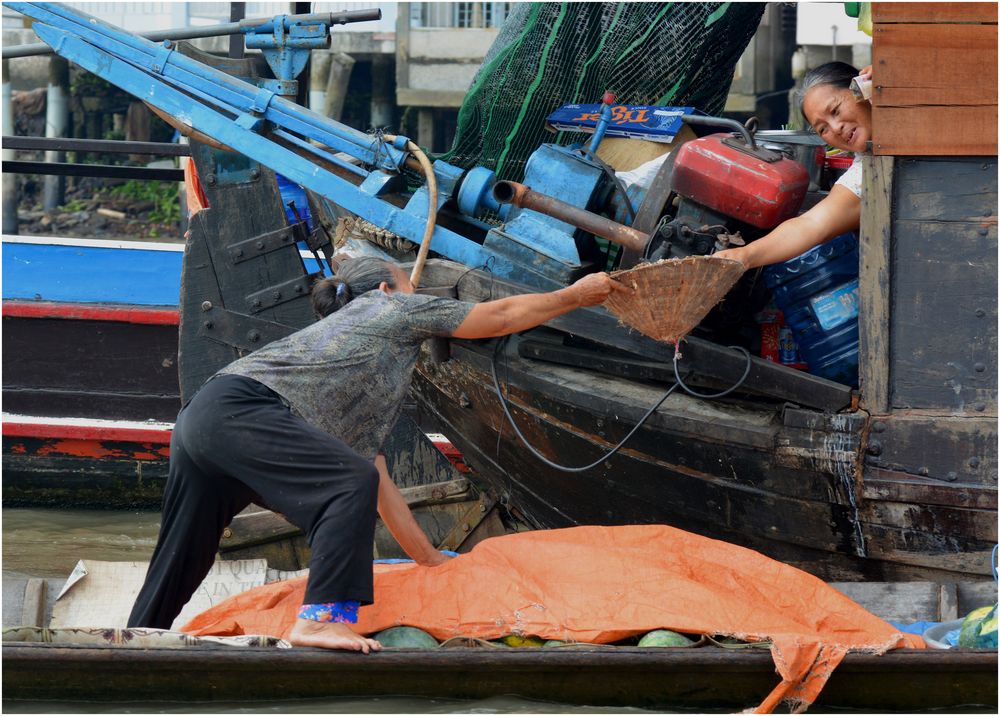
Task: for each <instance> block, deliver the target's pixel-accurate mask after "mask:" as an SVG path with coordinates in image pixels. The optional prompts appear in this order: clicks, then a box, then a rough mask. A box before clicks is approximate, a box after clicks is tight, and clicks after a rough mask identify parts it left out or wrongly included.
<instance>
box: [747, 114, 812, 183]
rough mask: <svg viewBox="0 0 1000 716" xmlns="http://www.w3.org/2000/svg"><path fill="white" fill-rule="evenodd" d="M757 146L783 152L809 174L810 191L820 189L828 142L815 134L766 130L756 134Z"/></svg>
mask: <svg viewBox="0 0 1000 716" xmlns="http://www.w3.org/2000/svg"><path fill="white" fill-rule="evenodd" d="M754 138H755V139H756V140H757V144H759V145H761V146H763V147H765V148H767V149H772V150H774V151H778V152H781V153H782V154H784V155H785V156H786V157H788V158H789V159H793V160H795V161H797V162H798V163H799V164H801V165H802V166H804V167H805V168H806V171H807V172H809V190H810V191H815V190H816V189H818V188H819V180H820V176H821V174H822V172H823V159H824V157H825V156H826V142H824V141H823V140H822V139H820V138H819V136H817V135H816V134H814V133H813V132H803V131H792V130H786V129H765V130H763V131H760V132H757V133H756V134H754Z"/></svg>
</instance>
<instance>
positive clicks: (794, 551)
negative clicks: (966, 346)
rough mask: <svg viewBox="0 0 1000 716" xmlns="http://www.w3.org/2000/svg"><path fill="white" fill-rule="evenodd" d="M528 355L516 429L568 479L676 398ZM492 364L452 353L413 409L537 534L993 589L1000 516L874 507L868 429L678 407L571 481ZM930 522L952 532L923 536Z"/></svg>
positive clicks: (426, 378)
mask: <svg viewBox="0 0 1000 716" xmlns="http://www.w3.org/2000/svg"><path fill="white" fill-rule="evenodd" d="M521 352H522V353H523V352H524V351H523V350H522V351H521ZM517 353H518V351H517V350H516V348H515V347H511V348H510V349H509V350H508V351H507V355H506V356H505V357H504V358H503V359H502V360H501V364H500V367H499V368H498V371H499V374H500V375H501V376H504V378H505V379H506V380H507V386H508V388H507V389H508V390H509V393H508V395H509V398H510V401H511V412H512V415H513V416H514V419H515V421H516V422H517V423H518V425H519V426H520V427H521V429H522V431H523V432H524V433H525V435H526V437H527V438H528V439H529V441H530V442H532V443H533V444H534V445H535V446H536V447H538V448H539V449H540V451H541V452H542V453H543V454H545V455H547V456H548V457H549V458H551V459H552V460H554V461H555V462H557V463H561V464H565V465H570V466H580V465H584V464H587V463H589V462H591V461H593V460H595V459H597V458H599V457H600V456H601V455H602V454H604V453H605V452H607V451H608V450H609V449H610V448H611V447H612V446H614V445H615V444H616V443H617V442H618V441H619V440H621V439H622V438H623V437H624V436H625V434H626V433H627V432H628V430H629V429H630V428H631V427H632V425H634V424H635V423H636V422H638V420H639V418H640V417H641V416H642V414H643V413H644V412H645V410H646V409H647V408H648V406H650V405H652V404H653V403H655V402H656V400H657V399H658V398H659V397H660V396H662V394H663V392H664V391H665V390H666V386H650V385H649V384H648V383H643V382H639V381H635V380H629V379H623V378H614V377H609V376H604V375H597V374H596V373H594V372H593V371H590V370H587V369H582V368H576V367H571V366H565V365H555V364H552V363H549V362H542V361H536V360H532V359H529V358H524V357H523V356H520V355H518V354H517ZM491 360H492V348H491V347H483V346H477V345H474V344H471V343H462V342H457V341H456V342H453V343H452V345H451V350H450V359H449V360H446V361H444V362H439V363H435V362H434V361H432V360H430V359H429V358H427V359H425V360H423V361H422V362H421V363H420V365H419V366H418V371H417V376H416V377H415V381H414V393H415V395H416V396H417V398H418V400H420V401H421V403H422V405H423V406H424V407H425V408H426V409H427V410H428V412H429V413H431V414H432V415H433V416H434V417H435V418H436V419H437V420H439V421H440V422H441V425H442V429H443V430H444V431H445V432H446V433H447V434H448V435H449V436H451V439H452V441H453V442H454V443H455V444H456V446H457V447H458V448H459V449H460V450H461V451H462V453H463V454H464V455H465V457H466V459H467V461H468V462H469V463H470V465H472V466H473V467H474V468H475V469H476V471H477V475H479V476H480V477H481V478H482V479H484V480H485V481H486V482H488V483H489V484H490V487H491V488H492V490H493V491H494V492H496V493H497V494H498V495H499V497H500V501H501V503H503V504H510V505H513V506H514V507H516V509H517V512H518V513H519V516H521V517H523V518H524V519H526V520H527V521H528V522H529V523H530V524H531V525H532V526H534V527H536V528H553V527H566V526H570V525H575V524H635V523H653V522H657V523H666V524H670V525H672V526H675V527H679V528H681V529H685V530H689V531H693V532H697V533H699V534H704V535H707V536H710V537H715V538H718V539H723V540H726V541H730V542H735V543H738V544H742V545H744V546H748V547H751V548H753V549H757V550H759V551H762V552H764V553H765V554H768V555H769V556H771V557H774V558H776V559H779V560H781V561H784V562H787V563H790V564H794V565H795V566H797V567H800V568H802V569H805V570H806V571H809V572H812V573H814V574H816V575H818V576H820V577H822V578H824V579H827V580H830V581H838V580H860V579H867V580H878V581H882V580H887V581H893V580H906V579H930V580H936V581H950V580H955V579H964V578H971V577H976V576H979V577H981V576H983V575H985V574H988V573H989V550H990V548H991V547H992V544H993V542H994V540H995V539H996V512H995V504H993V505H992V506H991V505H990V504H988V503H986V504H984V505H983V507H982V508H981V509H978V510H977V509H975V508H974V505H973V504H970V502H969V501H967V502H966V503H965V504H963V505H956V506H953V507H948V506H947V505H923V506H919V507H917V506H914V507H912V508H909V510H901V509H895V508H896V505H895V504H889V503H888V502H889V501H886V502H883V501H880V500H879V499H878V498H877V496H876V495H875V493H874V492H872V491H871V490H868V491H865V492H863V491H862V485H864V486H865V487H866V488H869V487H871V488H873V487H874V486H871V485H865V483H862V482H861V481H859V480H858V479H857V476H856V465H857V463H858V461H859V460H860V456H861V454H862V447H861V446H862V442H863V436H864V430H865V426H866V421H865V417H864V416H863V415H859V414H853V415H852V414H845V415H830V414H826V415H824V414H821V413H818V412H816V411H809V410H801V409H797V408H794V407H789V406H761V405H756V406H753V405H746V404H744V405H730V406H726V405H723V404H720V403H705V402H703V401H698V400H696V399H693V398H689V397H687V396H681V395H675V396H672V397H671V398H670V399H668V401H667V402H666V403H664V405H663V406H662V407H661V408H660V410H659V411H658V412H657V413H656V414H654V415H653V416H652V417H651V418H650V419H649V421H648V422H647V424H646V425H645V426H644V427H643V428H642V429H640V430H639V432H638V433H637V434H636V435H635V436H633V437H632V438H631V439H630V441H629V442H628V444H627V445H626V446H625V447H624V448H623V449H622V450H621V451H619V453H618V454H616V455H614V456H613V457H611V458H609V459H607V460H606V461H605V462H604V463H603V464H601V465H598V466H596V467H595V468H594V469H592V470H588V471H585V472H582V473H575V474H567V473H564V472H559V471H557V470H554V469H552V468H550V467H548V466H546V465H545V464H543V463H542V462H541V461H540V460H538V459H537V458H536V457H535V456H533V455H531V454H529V452H528V450H527V449H526V448H525V447H524V445H523V444H522V443H521V442H520V441H519V439H518V438H517V437H516V436H515V435H514V434H513V431H512V430H511V429H510V426H509V425H508V424H507V422H506V418H505V416H504V415H503V413H502V411H501V407H500V404H499V401H498V399H497V396H496V391H495V389H494V388H493V382H492V377H491ZM873 482H875V483H877V482H878V481H877V480H873ZM956 492H958V490H957V489H956ZM962 494H963V495H965V496H966V497H967V495H968V493H967V492H963V493H962ZM994 500H995V497H994ZM970 508H972V509H970ZM921 511H923V512H924V513H926V512H932V513H933V514H934V515H936V516H937V519H935V520H929V521H925V522H922V521H921Z"/></svg>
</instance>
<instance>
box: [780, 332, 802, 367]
mask: <svg viewBox="0 0 1000 716" xmlns="http://www.w3.org/2000/svg"><path fill="white" fill-rule="evenodd" d="M778 357H779V359H780V360H781V363H782V364H783V365H792V364H794V363H798V362H799V347H798V345H796V343H795V334H793V333H792V329H791V328H789V327H788V326H784V327H782V329H781V330H780V331H779V332H778Z"/></svg>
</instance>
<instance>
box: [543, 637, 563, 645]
mask: <svg viewBox="0 0 1000 716" xmlns="http://www.w3.org/2000/svg"><path fill="white" fill-rule="evenodd" d="M568 643H569V642H568V641H559V640H558V639H549V640H548V641H546V642H545V643H544V644H542V646H565V645H566V644H568Z"/></svg>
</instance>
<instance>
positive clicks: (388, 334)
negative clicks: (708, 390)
mask: <svg viewBox="0 0 1000 716" xmlns="http://www.w3.org/2000/svg"><path fill="white" fill-rule="evenodd" d="M612 291H630V289H628V288H626V287H625V286H624V285H623V284H621V283H619V282H617V281H612V280H611V279H610V278H609V277H608V275H607V274H604V273H597V274H590V275H588V276H585V277H584V278H582V279H580V280H579V281H577V282H576V283H574V284H573V285H571V286H568V287H566V288H562V289H559V290H558V291H553V292H551V293H541V294H526V295H520V296H512V297H509V298H504V299H500V300H497V301H490V302H488V303H479V304H471V303H464V302H461V301H456V300H453V299H450V298H441V297H435V296H427V295H418V294H415V293H414V289H413V285H412V284H411V283H410V280H409V278H408V277H407V275H406V274H405V273H403V272H402V271H401V270H400V269H399V268H397V267H395V266H393V265H391V264H389V263H386V262H384V261H382V260H380V259H376V258H371V257H366V258H358V259H350V260H348V261H345V262H344V263H343V265H342V266H341V267H340V269H339V271H338V272H337V275H336V276H335V277H333V278H326V279H323V280H321V281H319V282H317V284H316V286H315V287H314V289H313V293H312V300H313V307H314V308H315V309H316V312H317V315H318V316H320V317H321V320H319V321H317V322H316V323H314V324H313V325H311V326H308V327H307V328H304V329H302V330H300V331H297V332H295V333H293V334H292V335H290V336H288V337H286V338H283V339H280V340H277V341H274V342H273V343H270V344H268V345H266V346H264V347H263V348H261V349H259V350H257V351H256V352H254V353H251V354H250V355H248V356H246V357H244V358H240V359H239V360H237V361H235V362H234V363H231V364H230V365H229V366H227V367H225V368H223V369H222V370H221V371H219V372H218V373H217V374H216V375H215V376H213V377H212V378H211V379H210V380H209V381H208V382H207V383H206V384H205V385H204V386H202V388H201V389H200V390H199V391H198V393H197V394H196V395H195V396H194V398H192V400H191V401H190V402H189V403H188V404H187V405H186V406H184V408H182V409H181V412H180V414H179V415H178V416H177V422H176V424H175V426H174V430H173V435H172V438H171V441H170V470H169V476H168V479H167V485H166V490H165V493H164V498H163V513H162V523H161V524H162V526H161V528H160V535H159V538H158V540H157V545H156V549H155V551H154V553H153V557H152V559H151V562H150V566H149V571H148V572H147V574H146V580H145V583H144V584H143V587H142V590H141V591H140V593H139V596H138V598H137V599H136V603H135V607H134V608H133V610H132V614H131V615H130V617H129V622H128V625H129V626H130V627H156V628H162V629H169V628H170V627H171V624H172V623H173V621H174V619H175V618H176V617H177V615H178V613H179V612H180V610H181V608H182V607H183V606H184V604H185V603H186V602H187V601H188V599H189V598H190V597H191V595H192V594H193V593H194V591H195V589H196V588H197V587H198V585H199V584H201V582H202V580H203V579H204V578H205V576H206V575H207V574H208V572H209V570H210V569H211V567H212V563H213V562H214V559H215V553H216V550H217V549H218V546H219V540H220V538H221V535H222V532H223V530H224V529H225V527H226V525H228V524H229V522H230V521H231V520H232V518H233V516H234V515H236V514H237V513H238V512H239V511H240V510H242V509H243V508H245V507H246V506H247V505H249V504H250V503H251V502H256V503H258V504H262V505H266V506H268V507H269V508H271V509H273V510H275V511H277V512H279V513H281V514H283V515H284V516H285V517H286V518H288V520H289V521H290V522H292V523H293V524H295V525H296V526H297V527H299V528H301V529H302V530H303V532H304V533H305V534H306V535H307V537H308V539H309V545H310V548H311V556H310V562H309V578H308V581H307V583H306V593H305V599H304V602H305V603H304V604H303V605H302V607H301V609H300V610H299V613H298V618H297V619H296V621H295V624H294V626H293V627H292V630H291V633H290V635H289V640H290V641H291V642H292V644H295V645H298V646H317V647H325V648H329V649H349V650H355V651H362V652H364V653H366V654H367V653H368V652H369V651H370V650H377V649H380V648H381V647H380V645H379V643H378V642H377V641H376V640H374V639H368V638H365V637H363V636H361V635H360V634H357V633H356V632H354V631H353V630H352V629H351V628H350V626H349V624H351V623H355V622H357V612H358V608H359V606H361V605H363V604H371V603H372V600H373V597H374V595H373V575H372V559H371V556H372V543H373V539H374V530H375V515H376V511H377V512H378V513H379V514H381V516H382V519H383V520H384V521H385V523H386V525H387V526H388V528H389V530H390V531H391V532H392V534H393V536H394V537H395V538H396V540H397V541H398V542H399V544H400V545H401V546H402V547H403V549H404V550H405V551H406V553H407V554H408V555H410V556H411V557H412V558H413V559H414V560H415V561H416V562H417V563H419V564H421V565H425V566H431V567H433V566H436V565H439V564H441V563H443V562H444V561H445V560H446V557H445V556H444V555H442V554H441V553H439V552H437V551H436V550H435V549H434V548H433V546H432V545H431V543H430V542H429V541H428V539H427V537H426V535H425V534H424V533H423V531H422V530H421V529H420V527H419V526H418V525H417V522H416V521H415V520H414V518H413V515H412V514H411V513H410V510H409V508H408V507H407V505H406V502H405V500H404V499H403V496H402V494H401V493H400V492H399V490H398V488H396V486H395V485H394V483H393V481H392V479H391V478H390V477H389V474H388V470H387V467H386V462H385V458H384V457H383V456H382V455H381V454H379V453H380V447H381V445H382V443H383V441H384V440H385V438H386V437H387V436H388V434H389V432H390V431H391V429H392V427H393V425H394V424H395V423H396V419H397V418H398V417H399V414H400V410H401V407H402V403H403V399H404V398H405V397H406V394H407V391H408V388H409V385H410V380H411V377H412V373H413V368H414V365H415V363H416V360H417V356H418V354H419V352H420V344H421V343H422V342H423V341H424V339H426V338H430V337H431V336H454V337H456V338H490V337H494V336H503V335H507V334H509V333H516V332H518V331H523V330H527V329H529V328H533V327H535V326H537V325H539V324H541V323H544V322H545V321H548V320H549V319H552V318H555V317H556V316H560V315H562V314H564V313H568V312H569V311H572V310H573V309H575V308H579V307H582V306H593V305H596V304H599V303H602V302H603V301H604V300H605V299H606V298H607V297H608V296H609V295H610V293H611V292H612Z"/></svg>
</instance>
